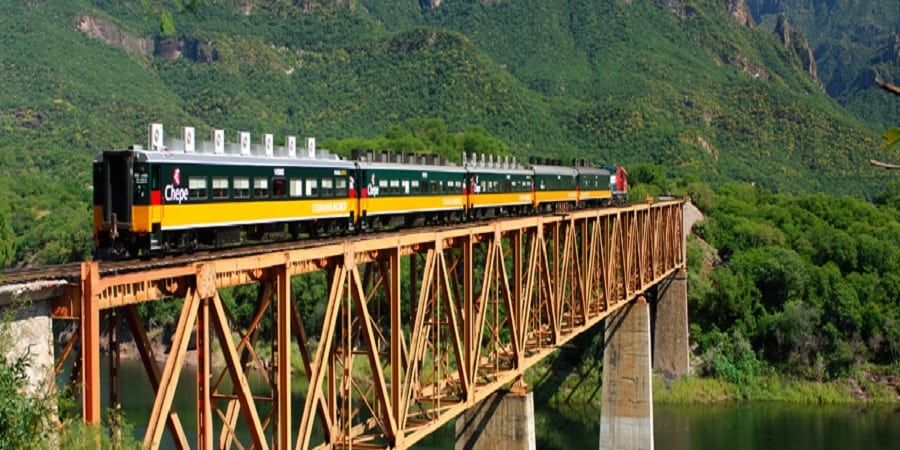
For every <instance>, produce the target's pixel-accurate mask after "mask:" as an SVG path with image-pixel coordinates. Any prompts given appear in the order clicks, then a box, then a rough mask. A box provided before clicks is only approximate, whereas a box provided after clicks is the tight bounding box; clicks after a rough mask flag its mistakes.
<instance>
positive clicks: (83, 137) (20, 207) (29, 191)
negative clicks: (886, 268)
mask: <svg viewBox="0 0 900 450" xmlns="http://www.w3.org/2000/svg"><path fill="white" fill-rule="evenodd" d="M144 3H147V4H151V5H154V4H161V5H163V6H165V5H170V4H169V3H168V2H163V1H161V0H160V1H158V2H153V1H151V2H142V1H138V0H124V1H110V0H72V1H67V2H49V1H40V0H29V1H12V0H5V1H0V74H2V76H0V127H2V129H3V133H2V134H0V214H4V215H6V216H7V217H8V218H9V219H8V220H7V221H6V222H7V223H9V224H11V225H10V226H11V228H12V234H13V235H14V236H16V240H17V242H16V247H17V253H18V254H19V255H22V254H30V253H29V252H32V251H39V252H43V253H42V254H44V255H46V256H45V257H42V258H45V260H47V261H51V260H53V261H55V260H65V259H77V258H78V257H79V256H80V255H82V254H83V253H84V248H85V247H87V248H89V247H90V245H89V241H90V227H89V225H88V221H89V206H88V202H89V196H90V183H91V181H90V159H91V157H92V155H93V154H95V153H96V152H97V151H99V150H102V149H106V148H122V147H125V146H128V145H131V144H142V143H146V134H145V133H146V129H147V124H148V123H150V122H161V123H163V124H165V126H166V127H167V130H168V131H169V133H172V132H173V131H175V130H178V128H179V127H181V126H194V127H196V128H197V133H198V135H199V136H206V135H208V134H209V131H210V129H212V128H223V129H225V130H226V132H227V133H228V134H227V136H228V139H229V140H234V139H235V136H236V133H237V131H250V132H251V133H253V136H254V139H258V136H260V135H261V134H262V133H264V132H265V133H274V134H275V135H276V143H278V140H279V139H283V136H284V135H286V134H293V135H297V136H301V137H305V136H315V137H317V138H318V139H319V141H320V142H322V141H327V140H329V139H331V140H334V139H344V138H355V137H363V138H368V137H373V136H376V135H381V134H384V133H386V132H387V130H389V129H390V128H391V127H392V126H397V125H398V124H399V125H401V126H402V125H403V124H405V123H407V122H408V121H410V120H412V119H417V118H438V119H442V120H443V121H444V122H445V123H446V126H447V129H448V130H450V132H457V131H462V130H466V129H468V128H470V127H473V126H476V127H483V128H484V129H485V130H487V132H488V133H490V134H491V135H492V136H494V137H496V138H498V139H500V140H502V141H503V142H504V143H506V144H507V145H508V148H509V149H510V151H511V152H512V153H513V154H515V155H516V156H518V157H519V159H520V160H524V159H526V158H527V157H528V156H531V155H540V156H549V155H553V156H555V157H557V158H560V159H563V160H568V159H569V158H572V157H586V158H589V159H591V160H593V161H595V162H598V163H599V162H604V163H605V162H614V163H619V164H625V165H628V166H634V165H637V164H656V165H659V166H662V167H664V168H665V171H666V172H667V174H668V175H670V176H685V175H689V176H691V177H695V178H696V179H699V180H701V181H704V182H708V183H710V184H713V185H716V184H720V183H723V182H726V181H730V180H738V181H751V182H754V183H756V184H757V185H759V186H762V187H765V188H767V189H771V190H775V191H791V192H810V191H824V192H828V193H832V194H849V195H853V196H857V197H865V198H871V197H873V196H874V195H876V194H878V193H879V192H881V190H882V188H883V186H885V185H886V184H887V182H888V180H890V179H891V178H890V174H889V173H886V172H885V171H879V170H874V169H872V168H871V167H870V166H869V165H868V163H867V161H868V159H869V158H871V157H874V156H876V154H875V153H874V149H875V148H877V147H878V146H879V145H880V139H879V136H880V134H881V133H882V132H883V130H884V125H883V124H884V122H885V121H884V120H875V119H874V118H873V117H872V116H867V115H865V114H862V113H857V114H854V113H853V111H854V109H852V108H851V106H852V105H854V104H857V103H858V104H862V103H863V102H864V101H865V100H856V99H855V98H854V96H853V94H852V93H849V92H848V93H845V97H839V98H845V100H846V101H845V104H846V105H848V106H847V107H846V108H845V107H844V106H843V105H842V104H841V103H839V102H838V101H835V100H834V99H832V98H831V97H829V96H828V95H827V93H826V92H830V91H829V89H831V88H830V87H829V86H830V83H831V81H830V80H832V78H831V74H832V72H833V71H834V68H833V65H831V63H830V62H828V60H827V59H826V60H825V61H822V60H820V58H819V56H818V55H816V57H815V61H813V60H812V59H811V58H809V52H804V48H812V49H814V50H813V53H814V54H815V53H816V51H817V50H815V49H817V48H818V47H816V45H818V44H817V43H818V42H820V41H819V40H818V38H819V37H818V36H819V35H817V34H810V35H808V37H807V38H805V39H809V40H808V41H805V39H801V38H802V36H799V37H797V38H794V39H792V40H791V44H790V45H788V44H787V43H786V42H785V36H787V37H791V36H795V35H792V34H790V33H788V34H785V33H784V28H782V29H781V34H776V33H774V26H773V27H772V29H771V30H770V29H768V28H767V27H766V26H764V25H765V24H767V23H768V22H767V18H766V17H767V16H766V14H769V13H768V12H766V13H764V14H763V13H761V11H763V10H762V9H760V8H759V7H758V5H757V4H756V3H753V2H749V1H748V2H747V3H744V1H743V0H727V1H726V2H722V1H718V0H691V1H683V2H682V1H677V0H652V1H651V0H570V1H567V2H547V1H539V0H501V1H498V0H493V1H490V0H484V1H473V0H443V1H441V0H420V1H414V0H319V1H314V0H293V1H287V0H255V1H254V0H223V1H209V2H200V7H199V9H198V11H197V14H191V13H178V12H177V11H176V10H175V8H174V6H171V5H170V6H168V8H167V9H165V10H164V11H165V14H163V15H162V17H163V18H164V20H162V21H160V20H159V17H160V16H158V15H153V14H149V13H148V10H147V9H145V8H144V7H142V4H144ZM831 3H834V2H831ZM848 4H849V3H848ZM873 4H875V3H874V2H873ZM755 7H756V9H754V8H755ZM848 8H849V6H848ZM765 11H770V10H769V9H766V10H765ZM771 11H774V9H773V10H771ZM751 12H752V13H753V15H751V14H750V13H751ZM169 13H171V14H169ZM758 22H761V23H762V24H763V25H756V23H758ZM892 23H895V24H896V21H894V22H892ZM788 24H790V25H792V26H793V27H794V29H795V30H796V29H801V25H803V22H802V21H799V20H798V21H793V20H791V19H788ZM804 35H805V33H804ZM848 39H850V38H848ZM850 41H852V40H848V42H850ZM804 42H808V45H806V47H804V45H805V44H804ZM812 62H816V63H818V70H817V75H816V71H814V70H811V67H813V66H812V65H811V63H812ZM823 80H824V81H823ZM823 87H824V89H823ZM866 92H867V93H866V94H865V95H868V96H874V95H875V94H872V93H869V91H866ZM866 98H869V97H866ZM872 98H874V97H872ZM883 103H884V104H885V105H887V100H884V101H883ZM175 132H177V131H175ZM877 156H879V157H880V158H881V159H886V160H895V161H898V160H900V155H897V154H893V155H877ZM60 204H62V206H61V205H60ZM73 224H74V227H75V231H73V230H72V228H73ZM48 242H52V243H56V244H55V245H56V246H48V245H47V243H48Z"/></svg>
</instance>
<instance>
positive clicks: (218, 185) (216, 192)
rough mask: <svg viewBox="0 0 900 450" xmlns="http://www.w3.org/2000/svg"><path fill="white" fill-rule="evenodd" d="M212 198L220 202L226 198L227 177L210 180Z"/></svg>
mask: <svg viewBox="0 0 900 450" xmlns="http://www.w3.org/2000/svg"><path fill="white" fill-rule="evenodd" d="M212 192H213V198H214V199H216V200H222V199H227V198H228V177H213V179H212Z"/></svg>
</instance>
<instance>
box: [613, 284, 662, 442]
mask: <svg viewBox="0 0 900 450" xmlns="http://www.w3.org/2000/svg"><path fill="white" fill-rule="evenodd" d="M605 338H606V341H605V349H604V351H603V388H602V389H603V401H602V404H601V407H600V450H652V449H653V389H652V384H653V383H652V378H651V373H650V307H649V305H648V304H647V302H646V300H644V298H643V297H638V299H637V300H636V301H635V302H632V303H630V304H627V305H625V306H623V307H622V309H620V310H618V311H616V312H614V313H613V314H612V315H610V316H609V317H607V318H606V336H605Z"/></svg>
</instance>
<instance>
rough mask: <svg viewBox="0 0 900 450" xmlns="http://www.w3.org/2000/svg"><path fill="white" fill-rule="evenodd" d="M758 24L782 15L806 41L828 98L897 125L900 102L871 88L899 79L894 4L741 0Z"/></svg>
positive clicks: (899, 12) (898, 17)
mask: <svg viewBox="0 0 900 450" xmlns="http://www.w3.org/2000/svg"><path fill="white" fill-rule="evenodd" d="M747 5H748V6H749V7H750V10H751V11H752V13H753V15H754V17H755V18H756V19H757V21H758V22H759V23H760V26H761V27H763V28H766V29H768V30H771V29H773V27H774V26H775V23H776V22H777V20H778V16H780V15H784V16H785V17H786V18H787V19H788V21H789V22H790V23H791V25H792V27H793V28H794V29H796V30H799V31H801V32H802V33H803V34H804V35H805V36H806V37H807V38H808V39H809V42H810V45H811V47H812V49H813V52H814V54H815V57H816V63H817V65H818V75H819V79H821V80H822V83H823V84H824V86H825V88H826V89H827V91H828V94H829V95H831V96H832V97H834V98H836V99H837V100H838V101H839V102H840V103H841V104H842V105H845V106H846V107H847V109H848V110H850V111H851V112H852V113H853V114H855V115H856V116H858V117H861V118H864V119H865V120H866V121H868V122H872V123H880V124H881V125H882V126H883V127H885V128H886V127H889V126H893V125H896V124H897V119H898V118H900V103H898V102H896V101H893V99H892V98H891V97H888V96H885V95H884V93H883V92H881V91H880V90H878V88H877V86H876V85H875V77H876V74H879V75H881V76H882V77H883V78H884V79H885V80H886V81H888V82H893V83H894V84H896V83H897V82H898V81H900V3H898V2H896V1H884V0H831V1H813V2H810V1H806V0H747Z"/></svg>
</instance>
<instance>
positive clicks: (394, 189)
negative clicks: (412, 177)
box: [391, 180, 400, 194]
mask: <svg viewBox="0 0 900 450" xmlns="http://www.w3.org/2000/svg"><path fill="white" fill-rule="evenodd" d="M399 193H400V180H391V194H399Z"/></svg>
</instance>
